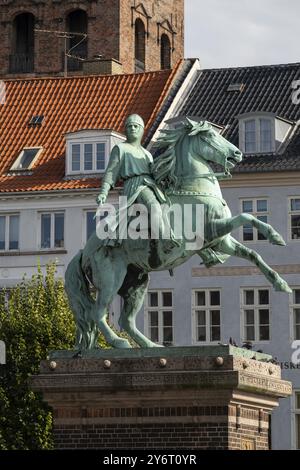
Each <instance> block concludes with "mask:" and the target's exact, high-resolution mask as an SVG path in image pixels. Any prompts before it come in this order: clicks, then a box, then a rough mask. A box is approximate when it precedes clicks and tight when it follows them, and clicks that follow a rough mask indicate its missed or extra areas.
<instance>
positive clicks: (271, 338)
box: [140, 64, 300, 449]
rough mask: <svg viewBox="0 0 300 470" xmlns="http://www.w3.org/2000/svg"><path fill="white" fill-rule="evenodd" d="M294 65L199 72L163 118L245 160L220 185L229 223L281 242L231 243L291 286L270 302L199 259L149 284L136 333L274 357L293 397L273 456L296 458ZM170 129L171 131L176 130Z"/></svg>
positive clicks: (268, 292) (299, 204)
mask: <svg viewBox="0 0 300 470" xmlns="http://www.w3.org/2000/svg"><path fill="white" fill-rule="evenodd" d="M299 79H300V64H289V65H278V66H262V67H241V68H232V69H215V70H214V69H212V70H200V71H199V72H198V78H197V79H196V83H195V85H194V87H193V89H192V91H191V92H190V93H189V94H188V97H187V98H185V99H183V100H180V101H179V102H178V103H175V102H174V103H173V109H172V110H170V112H169V113H168V115H167V116H166V118H169V120H170V121H171V122H172V118H173V119H174V118H175V117H177V119H178V116H185V115H188V116H189V117H191V118H194V119H195V120H199V119H205V120H208V121H209V122H211V123H212V124H214V125H215V126H216V128H218V129H219V130H220V132H221V133H222V135H223V136H224V137H225V138H227V139H228V140H230V141H231V142H232V143H234V144H235V145H236V146H238V147H239V148H240V149H241V150H242V151H243V153H244V157H243V161H242V162H241V163H240V164H238V165H237V167H236V168H235V170H234V171H233V178H232V179H230V180H226V181H221V187H222V193H223V197H224V199H225V200H226V201H227V203H228V206H229V207H230V209H231V212H232V214H233V215H237V214H240V213H242V212H247V213H251V214H253V215H255V216H256V217H258V218H259V219H260V220H261V221H264V222H267V223H270V224H271V225H272V226H273V227H274V228H275V229H276V230H277V231H278V232H279V233H281V234H282V236H283V238H284V240H285V241H286V244H287V246H286V247H278V246H274V245H271V244H270V243H269V242H268V241H267V240H266V239H265V238H264V237H263V236H261V235H260V234H259V233H258V232H257V231H256V229H253V228H252V227H251V226H248V225H245V226H244V227H242V228H240V229H239V230H236V231H234V232H233V233H232V235H233V236H234V237H235V238H236V239H237V240H238V241H239V242H241V243H243V244H244V245H245V246H246V247H248V248H250V249H252V250H255V251H256V252H257V253H259V254H260V255H261V256H262V258H263V259H264V260H265V261H266V262H267V263H268V264H269V265H270V266H272V267H273V268H274V269H275V270H276V271H277V272H278V273H279V274H280V275H281V276H282V277H283V278H284V279H285V280H286V281H287V282H288V284H289V286H290V287H291V289H292V291H293V293H292V294H291V295H289V294H286V293H282V292H275V291H274V289H273V288H272V286H271V285H270V283H269V282H268V281H267V280H266V279H265V277H264V276H263V275H262V274H261V273H260V271H259V270H258V269H257V268H256V266H255V265H253V264H250V263H249V262H248V261H245V260H243V259H241V258H236V257H231V258H230V259H229V260H228V261H226V263H225V264H224V265H221V264H219V265H217V266H214V267H212V268H210V269H207V268H205V267H204V266H203V265H200V263H201V260H200V258H199V257H198V256H195V257H193V258H192V259H191V260H190V262H189V263H186V264H185V265H183V266H181V267H179V268H176V269H175V271H174V278H171V277H170V276H169V274H168V272H164V273H155V275H152V277H151V284H150V288H149V294H148V298H147V300H146V303H145V307H144V310H143V312H141V314H140V327H141V328H144V331H145V332H146V334H148V335H149V336H150V337H151V338H152V339H153V340H156V341H158V342H160V343H162V344H175V345H186V344H194V345H205V344H218V343H228V342H231V343H236V344H237V345H239V346H241V345H243V344H244V345H247V347H251V348H253V349H254V350H256V351H257V350H262V351H263V352H266V353H270V354H271V355H272V356H273V357H274V358H276V360H277V361H278V362H279V363H280V364H281V367H282V373H283V378H285V379H287V380H290V381H292V383H293V389H294V390H293V396H292V397H291V399H286V400H283V401H282V403H281V405H280V408H279V409H278V410H276V412H275V413H274V414H273V417H272V420H273V421H272V448H273V449H299V448H300V418H299V406H300V398H299V396H300V393H299V390H300V329H299V321H300V304H299V302H300V250H299V248H300V137H299V136H300V128H299V118H300V100H299V99H298V94H299V86H298V87H297V84H299ZM175 122H176V121H175Z"/></svg>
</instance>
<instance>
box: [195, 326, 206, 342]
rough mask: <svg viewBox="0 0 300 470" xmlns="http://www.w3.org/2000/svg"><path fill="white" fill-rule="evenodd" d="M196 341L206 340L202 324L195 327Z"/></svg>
mask: <svg viewBox="0 0 300 470" xmlns="http://www.w3.org/2000/svg"><path fill="white" fill-rule="evenodd" d="M197 341H206V328H205V327H204V326H199V327H198V328H197Z"/></svg>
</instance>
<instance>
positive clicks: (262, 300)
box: [258, 290, 269, 305]
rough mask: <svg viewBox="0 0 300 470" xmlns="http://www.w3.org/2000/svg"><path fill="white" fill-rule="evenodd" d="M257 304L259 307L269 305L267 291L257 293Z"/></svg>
mask: <svg viewBox="0 0 300 470" xmlns="http://www.w3.org/2000/svg"><path fill="white" fill-rule="evenodd" d="M258 303H259V305H268V303H269V291H268V290H259V291H258Z"/></svg>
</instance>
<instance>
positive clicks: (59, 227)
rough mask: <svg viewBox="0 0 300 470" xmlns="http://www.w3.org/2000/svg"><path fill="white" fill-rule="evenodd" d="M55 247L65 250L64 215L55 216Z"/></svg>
mask: <svg viewBox="0 0 300 470" xmlns="http://www.w3.org/2000/svg"><path fill="white" fill-rule="evenodd" d="M54 220H55V224H54V246H55V248H63V246H64V220H65V215H64V214H54Z"/></svg>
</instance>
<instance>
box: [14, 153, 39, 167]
mask: <svg viewBox="0 0 300 470" xmlns="http://www.w3.org/2000/svg"><path fill="white" fill-rule="evenodd" d="M38 151H39V149H24V150H23V155H22V158H21V160H20V162H19V165H18V167H17V169H19V170H22V169H23V170H25V169H26V168H29V167H30V165H31V163H32V161H33V159H34V157H35V156H36V154H37V153H38Z"/></svg>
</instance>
